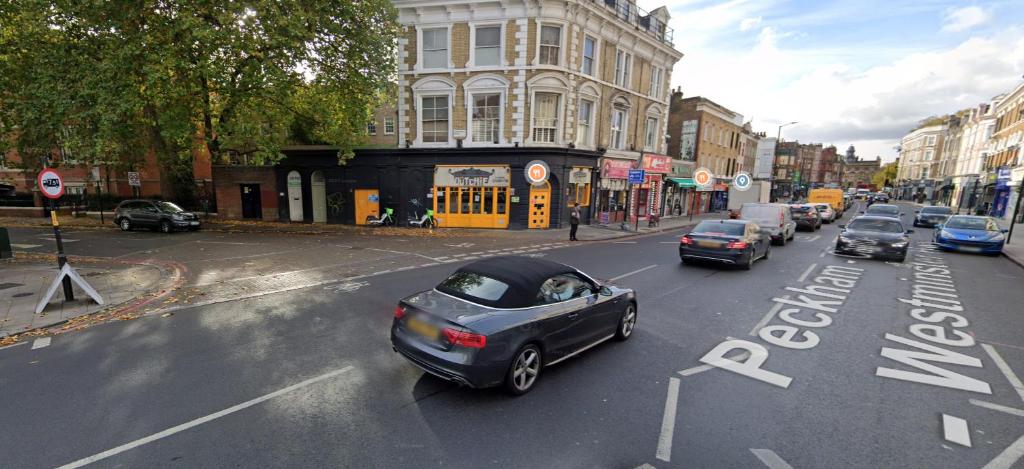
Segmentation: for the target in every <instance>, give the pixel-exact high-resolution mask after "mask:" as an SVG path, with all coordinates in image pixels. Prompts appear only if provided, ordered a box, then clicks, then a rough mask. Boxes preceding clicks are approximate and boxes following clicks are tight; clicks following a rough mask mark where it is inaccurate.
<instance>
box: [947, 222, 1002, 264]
mask: <svg viewBox="0 0 1024 469" xmlns="http://www.w3.org/2000/svg"><path fill="white" fill-rule="evenodd" d="M935 228H936V230H935V238H934V240H933V241H934V242H935V245H936V246H938V247H939V249H942V250H949V251H961V252H973V253H981V254H989V255H999V253H1000V252H1002V251H1003V242H1004V241H1005V240H1006V238H1005V237H1004V236H1003V233H1006V231H1007V230H1002V229H999V225H997V224H996V222H995V220H993V219H992V218H989V217H980V216H973V215H953V216H952V217H949V219H947V220H946V222H945V223H943V224H941V225H938V226H936V227H935Z"/></svg>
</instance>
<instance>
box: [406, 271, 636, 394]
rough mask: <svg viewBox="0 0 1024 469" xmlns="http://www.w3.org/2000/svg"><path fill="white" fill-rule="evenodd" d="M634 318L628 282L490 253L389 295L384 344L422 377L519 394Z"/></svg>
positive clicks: (621, 331) (624, 333)
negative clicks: (390, 314) (415, 288)
mask: <svg viewBox="0 0 1024 469" xmlns="http://www.w3.org/2000/svg"><path fill="white" fill-rule="evenodd" d="M636 320H637V299H636V293H634V292H633V290H631V289H628V288H619V287H616V286H614V285H611V284H607V283H604V284H603V283H601V282H598V281H597V280H594V279H593V277H590V276H588V275H587V274H585V273H583V272H581V271H579V270H577V269H575V268H573V267H570V266H567V265H563V264H559V263H557V262H552V261H549V260H544V259H534V258H530V257H520V256H504V257H493V258H490V259H486V260H480V261H476V262H473V263H471V264H468V265H465V266H463V267H461V268H459V269H458V270H456V271H455V273H453V274H452V275H451V276H449V277H448V278H447V279H445V280H444V281H442V282H441V283H440V284H439V285H438V286H437V287H436V288H434V289H432V290H428V291H424V292H420V293H416V294H414V295H412V296H409V297H406V298H403V299H402V300H401V301H399V302H398V306H397V307H396V308H395V317H394V320H393V321H392V323H391V344H392V347H394V350H395V351H396V352H398V353H400V354H401V355H402V356H403V357H405V358H407V359H408V360H409V361H411V362H412V363H413V364H414V365H416V366H418V367H420V368H421V369H423V371H426V372H427V373H429V374H431V375H434V376H437V377H440V378H442V379H446V380H449V381H453V382H456V383H460V384H463V385H467V386H470V387H474V388H483V387H490V386H500V385H504V386H505V388H506V389H507V390H508V391H509V392H511V393H512V394H514V395H521V394H525V393H527V392H529V391H530V390H532V389H533V388H534V387H535V386H536V383H537V380H538V379H539V378H540V377H541V375H542V374H543V373H542V371H543V369H544V367H546V366H551V365H554V364H556V363H559V362H561V361H563V360H566V359H568V358H571V357H573V356H575V355H576V354H578V353H580V352H582V351H584V350H586V349H589V348H591V347H593V346H595V345H597V344H599V343H601V342H604V341H606V340H609V339H612V338H615V339H618V340H626V339H629V337H630V336H631V335H632V333H633V330H634V327H635V326H636Z"/></svg>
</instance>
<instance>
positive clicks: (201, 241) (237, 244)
mask: <svg viewBox="0 0 1024 469" xmlns="http://www.w3.org/2000/svg"><path fill="white" fill-rule="evenodd" d="M196 242H197V243H203V244H234V245H236V246H256V245H259V244H263V243H236V242H232V241H203V240H199V241H196Z"/></svg>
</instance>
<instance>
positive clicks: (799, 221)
mask: <svg viewBox="0 0 1024 469" xmlns="http://www.w3.org/2000/svg"><path fill="white" fill-rule="evenodd" d="M789 214H790V216H791V217H792V218H793V221H794V222H796V227H797V228H807V229H808V230H811V231H814V230H817V229H820V228H821V214H819V213H818V209H816V208H814V205H811V204H796V205H790V206H789Z"/></svg>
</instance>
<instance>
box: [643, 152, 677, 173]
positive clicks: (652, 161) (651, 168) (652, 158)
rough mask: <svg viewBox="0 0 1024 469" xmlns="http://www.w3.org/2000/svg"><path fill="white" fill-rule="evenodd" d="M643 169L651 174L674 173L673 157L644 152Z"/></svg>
mask: <svg viewBox="0 0 1024 469" xmlns="http://www.w3.org/2000/svg"><path fill="white" fill-rule="evenodd" d="M643 169H644V171H647V172H648V173H651V174H670V173H672V157H671V156H665V155H652V154H650V153H647V154H644V158H643Z"/></svg>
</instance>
